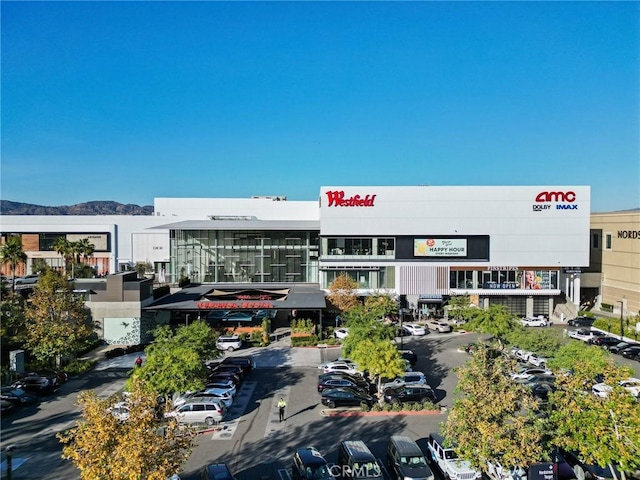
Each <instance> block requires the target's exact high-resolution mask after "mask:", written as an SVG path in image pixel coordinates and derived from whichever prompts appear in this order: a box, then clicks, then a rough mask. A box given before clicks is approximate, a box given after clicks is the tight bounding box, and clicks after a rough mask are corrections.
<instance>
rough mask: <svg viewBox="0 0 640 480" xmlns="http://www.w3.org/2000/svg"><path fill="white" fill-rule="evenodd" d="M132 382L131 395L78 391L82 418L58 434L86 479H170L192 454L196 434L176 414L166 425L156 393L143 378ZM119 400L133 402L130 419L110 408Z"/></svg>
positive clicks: (66, 453) (65, 454) (67, 456)
mask: <svg viewBox="0 0 640 480" xmlns="http://www.w3.org/2000/svg"><path fill="white" fill-rule="evenodd" d="M130 387H131V390H129V395H128V397H126V398H123V397H120V398H115V399H114V398H111V399H106V400H101V399H99V398H98V397H97V396H96V394H95V393H94V392H93V391H85V392H82V393H81V394H80V395H79V396H78V403H79V404H80V407H81V409H82V418H81V419H80V420H79V421H78V423H77V424H76V426H75V427H74V428H72V429H71V430H69V431H66V432H63V433H60V434H58V438H59V439H60V441H61V442H62V443H63V444H64V447H63V449H62V457H63V458H65V459H69V460H71V461H72V462H73V464H74V465H75V466H76V467H77V468H78V470H80V478H81V479H83V480H85V479H86V480H93V479H98V478H108V479H109V480H166V479H167V478H169V477H171V476H172V475H173V474H175V473H176V472H178V470H179V469H180V467H181V465H182V464H183V463H184V462H185V461H186V459H187V458H188V457H189V455H190V454H191V450H192V448H193V441H194V434H193V433H192V432H191V431H190V430H185V429H184V427H180V426H179V425H178V424H177V423H176V421H175V420H171V421H169V422H167V423H166V424H164V423H163V424H162V425H161V424H160V422H159V420H158V417H157V416H156V414H155V408H156V396H155V395H154V394H153V393H150V392H149V390H148V389H147V388H146V387H145V386H144V385H142V384H140V383H139V382H133V383H132V384H131V385H130ZM118 400H120V401H125V402H126V404H127V405H128V407H129V417H128V419H126V420H125V421H122V420H118V419H117V418H116V417H115V416H114V415H110V414H108V411H109V408H111V407H112V406H113V405H114V403H115V402H116V401H118ZM161 427H162V428H161Z"/></svg>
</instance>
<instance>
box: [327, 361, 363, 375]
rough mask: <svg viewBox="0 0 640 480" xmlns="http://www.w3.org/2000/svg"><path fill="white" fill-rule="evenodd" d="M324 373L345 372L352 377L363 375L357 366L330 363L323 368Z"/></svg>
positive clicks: (344, 363)
mask: <svg viewBox="0 0 640 480" xmlns="http://www.w3.org/2000/svg"><path fill="white" fill-rule="evenodd" d="M321 368H322V371H323V372H324V373H329V372H344V373H348V374H350V375H362V372H360V370H358V367H357V365H355V364H353V363H347V362H329V363H326V364H324V365H322V366H321Z"/></svg>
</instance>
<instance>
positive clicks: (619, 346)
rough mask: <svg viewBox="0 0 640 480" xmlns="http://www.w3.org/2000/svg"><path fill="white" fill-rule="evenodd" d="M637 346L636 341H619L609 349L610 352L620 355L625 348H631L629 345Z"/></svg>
mask: <svg viewBox="0 0 640 480" xmlns="http://www.w3.org/2000/svg"><path fill="white" fill-rule="evenodd" d="M637 346H638V344H637V343H631V342H620V343H619V344H617V345H614V346H612V347H610V348H609V351H610V352H611V353H616V354H618V355H620V354H622V351H623V350H625V349H627V348H631V347H637Z"/></svg>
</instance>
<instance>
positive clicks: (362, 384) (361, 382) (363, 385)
mask: <svg viewBox="0 0 640 480" xmlns="http://www.w3.org/2000/svg"><path fill="white" fill-rule="evenodd" d="M325 378H344V379H345V380H349V381H351V382H353V383H354V384H355V385H357V386H358V387H359V388H360V389H361V390H364V391H365V392H368V391H369V385H370V384H369V382H368V381H367V380H365V379H364V378H363V377H361V376H360V375H351V374H349V373H345V372H329V373H323V374H322V375H318V383H320V382H321V381H322V380H324V379H325Z"/></svg>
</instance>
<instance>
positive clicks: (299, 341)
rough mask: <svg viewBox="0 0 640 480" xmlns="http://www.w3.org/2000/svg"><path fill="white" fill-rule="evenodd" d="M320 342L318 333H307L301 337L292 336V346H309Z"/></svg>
mask: <svg viewBox="0 0 640 480" xmlns="http://www.w3.org/2000/svg"><path fill="white" fill-rule="evenodd" d="M317 344H318V337H317V336H316V335H305V336H300V337H291V346H292V347H309V346H314V345H317Z"/></svg>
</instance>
